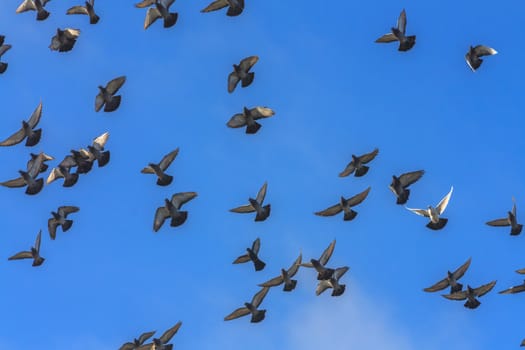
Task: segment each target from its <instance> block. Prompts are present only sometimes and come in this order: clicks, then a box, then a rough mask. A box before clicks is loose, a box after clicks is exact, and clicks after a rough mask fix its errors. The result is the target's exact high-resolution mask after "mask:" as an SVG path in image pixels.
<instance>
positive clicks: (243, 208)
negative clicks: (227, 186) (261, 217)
mask: <svg viewBox="0 0 525 350" xmlns="http://www.w3.org/2000/svg"><path fill="white" fill-rule="evenodd" d="M230 211H231V212H232V213H242V214H246V213H253V212H254V211H255V208H254V207H252V205H251V204H246V205H241V206H240V207H237V208H233V209H230Z"/></svg>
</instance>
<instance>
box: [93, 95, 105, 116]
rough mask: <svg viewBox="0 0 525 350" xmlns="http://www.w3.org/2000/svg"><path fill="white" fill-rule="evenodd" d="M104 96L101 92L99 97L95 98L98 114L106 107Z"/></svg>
mask: <svg viewBox="0 0 525 350" xmlns="http://www.w3.org/2000/svg"><path fill="white" fill-rule="evenodd" d="M104 102H105V101H104V96H103V95H102V93H101V92H99V93H98V94H97V97H95V111H96V112H98V111H100V109H101V108H102V106H103V105H104Z"/></svg>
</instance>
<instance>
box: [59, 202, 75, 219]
mask: <svg viewBox="0 0 525 350" xmlns="http://www.w3.org/2000/svg"><path fill="white" fill-rule="evenodd" d="M79 210H80V208H79V207H75V206H72V205H64V206H61V207H58V215H60V216H63V217H65V216H67V215H68V214H71V213H76V212H77V211H79Z"/></svg>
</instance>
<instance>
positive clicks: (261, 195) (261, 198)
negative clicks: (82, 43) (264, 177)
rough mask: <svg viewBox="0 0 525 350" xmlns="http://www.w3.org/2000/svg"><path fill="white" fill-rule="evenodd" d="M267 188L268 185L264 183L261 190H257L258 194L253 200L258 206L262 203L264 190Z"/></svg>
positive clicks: (264, 194) (264, 195)
mask: <svg viewBox="0 0 525 350" xmlns="http://www.w3.org/2000/svg"><path fill="white" fill-rule="evenodd" d="M267 188H268V183H267V182H265V183H264V184H263V185H262V187H261V189H260V190H259V192H257V197H255V200H256V201H257V202H258V203H259V204H262V203H263V202H264V197H266V189H267Z"/></svg>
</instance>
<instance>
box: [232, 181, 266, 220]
mask: <svg viewBox="0 0 525 350" xmlns="http://www.w3.org/2000/svg"><path fill="white" fill-rule="evenodd" d="M267 187H268V183H267V182H265V183H264V184H263V185H262V187H261V189H260V190H259V192H258V193H257V197H255V199H253V198H249V199H248V201H249V202H250V204H245V205H241V206H240V207H237V208H233V209H230V211H231V212H232V213H253V212H256V213H257V214H256V215H255V221H264V220H266V219H267V218H268V217H269V216H270V211H271V205H270V204H267V205H265V206H263V205H262V204H263V202H264V197H266V189H267Z"/></svg>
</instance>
